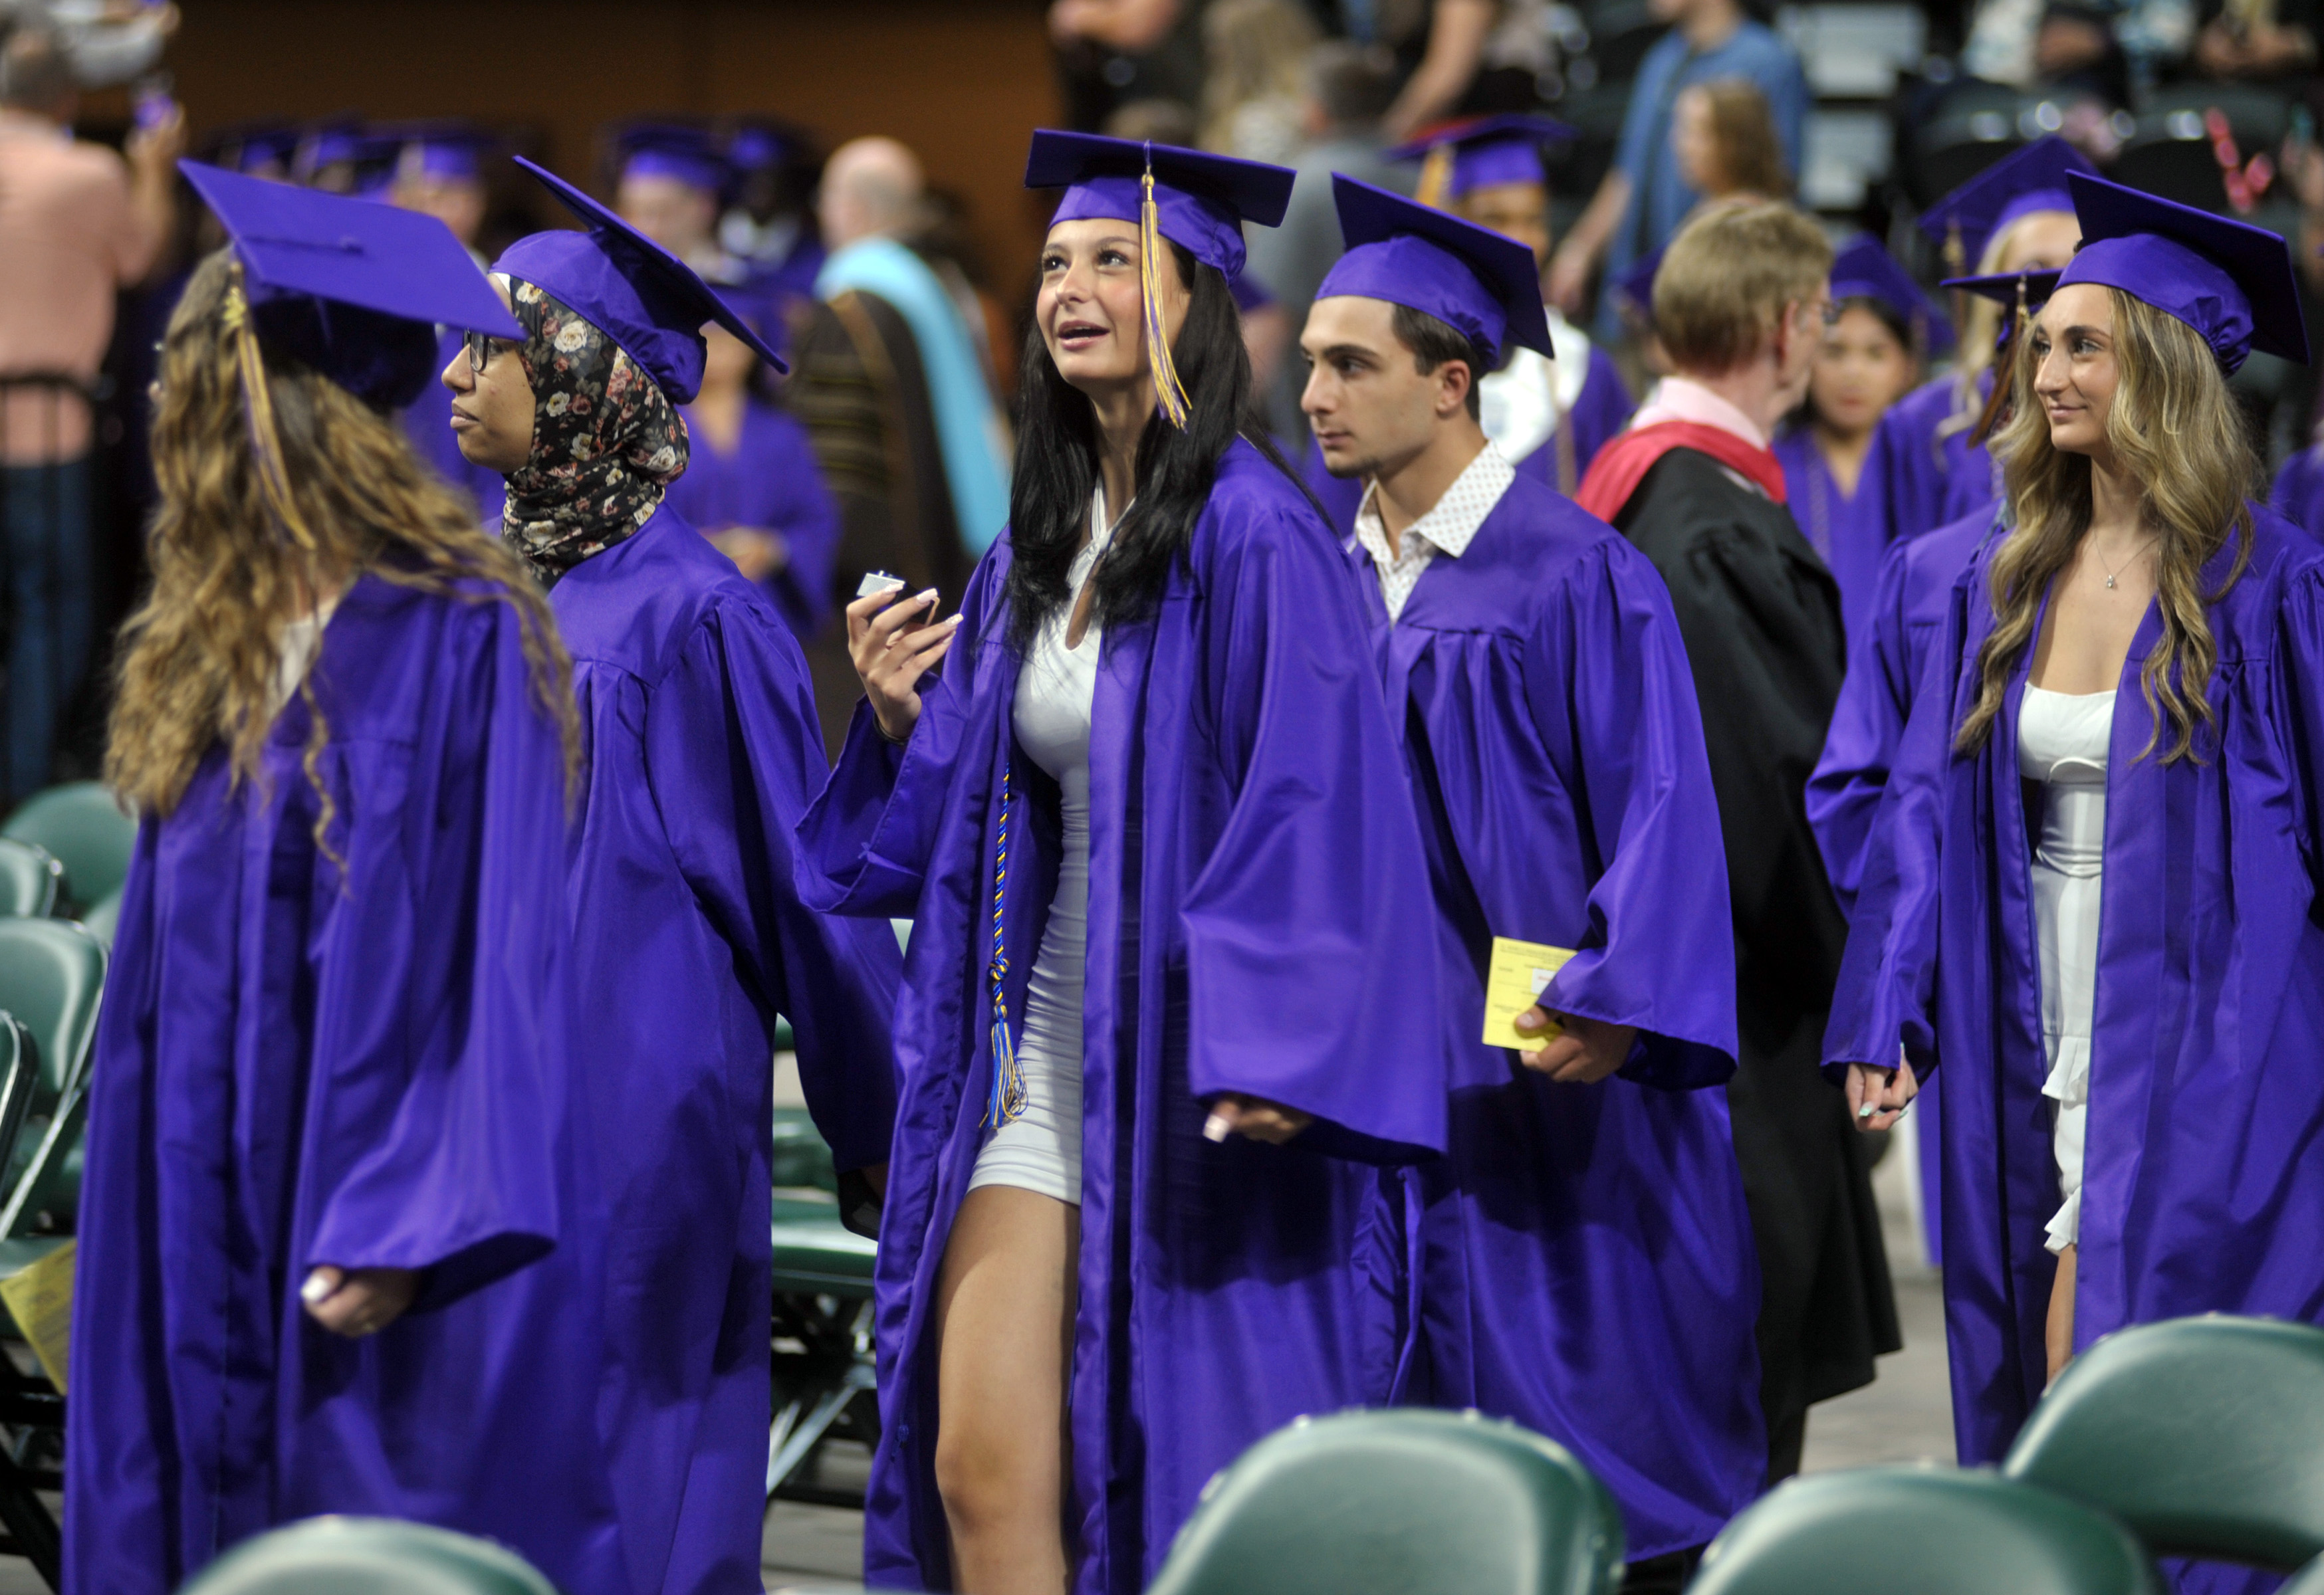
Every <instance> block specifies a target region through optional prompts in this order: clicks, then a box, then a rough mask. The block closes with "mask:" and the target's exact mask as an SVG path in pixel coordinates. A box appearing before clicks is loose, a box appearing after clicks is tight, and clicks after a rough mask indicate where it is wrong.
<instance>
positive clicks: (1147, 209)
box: [1025, 128, 1297, 428]
mask: <svg viewBox="0 0 2324 1595" xmlns="http://www.w3.org/2000/svg"><path fill="white" fill-rule="evenodd" d="M1296 176H1297V174H1296V173H1295V172H1293V171H1291V170H1290V169H1289V168H1288V167H1283V166H1270V165H1268V164H1267V163H1266V162H1265V161H1242V160H1238V159H1236V158H1235V157H1233V156H1231V155H1213V154H1209V153H1207V152H1203V151H1201V150H1182V149H1180V148H1178V147H1177V146H1176V145H1175V144H1157V143H1140V142H1139V141H1137V140H1135V139H1125V138H1107V137H1104V136H1103V135H1102V134H1093V133H1059V132H1056V131H1054V130H1052V129H1049V128H1042V129H1039V130H1038V131H1037V132H1036V133H1035V134H1033V144H1032V148H1031V149H1030V150H1029V151H1028V152H1027V153H1026V157H1025V186H1026V187H1027V188H1028V189H1065V198H1062V199H1061V200H1059V201H1058V203H1057V211H1056V215H1055V216H1054V217H1051V218H1050V225H1051V226H1056V224H1057V223H1058V222H1071V221H1084V220H1091V219H1096V218H1107V219H1111V220H1115V221H1126V222H1135V223H1137V224H1138V229H1139V244H1140V247H1139V280H1140V282H1141V284H1142V290H1141V294H1140V297H1141V298H1142V299H1143V300H1144V302H1145V309H1146V343H1147V347H1148V348H1149V349H1151V350H1153V351H1154V386H1155V392H1156V396H1157V400H1158V401H1159V402H1160V404H1161V407H1162V413H1163V414H1164V415H1165V416H1166V417H1167V418H1168V419H1169V421H1170V424H1171V425H1172V426H1175V427H1182V428H1183V427H1184V426H1185V424H1186V414H1187V410H1186V394H1185V389H1184V388H1183V387H1181V386H1180V385H1179V382H1178V373H1177V372H1176V368H1175V367H1174V366H1173V365H1172V364H1171V360H1170V345H1169V340H1168V339H1167V338H1166V337H1163V336H1162V326H1163V322H1162V308H1161V303H1160V300H1158V299H1157V297H1156V294H1155V290H1154V284H1155V282H1156V281H1157V280H1158V273H1159V272H1160V271H1161V263H1162V251H1161V244H1160V243H1159V240H1160V239H1163V238H1167V239H1169V240H1170V241H1171V242H1172V243H1174V244H1178V245H1179V246H1181V247H1182V248H1184V249H1185V251H1186V252H1187V253H1188V254H1192V255H1193V256H1194V258H1195V259H1196V260H1198V261H1200V262H1202V263H1203V264H1204V265H1206V266H1211V267H1213V268H1215V269H1216V270H1218V271H1219V272H1222V273H1223V274H1224V275H1225V276H1226V278H1227V280H1228V281H1230V282H1231V281H1233V280H1234V279H1235V278H1237V277H1239V276H1240V275H1241V274H1242V267H1243V260H1244V253H1243V244H1242V224H1243V223H1245V222H1247V221H1250V222H1256V223H1258V224H1259V226H1262V227H1272V226H1280V225H1281V224H1282V221H1283V213H1284V212H1285V211H1286V209H1288V208H1289V207H1290V205H1291V185H1292V183H1293V181H1294V180H1296Z"/></svg>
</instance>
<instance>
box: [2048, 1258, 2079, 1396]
mask: <svg viewBox="0 0 2324 1595" xmlns="http://www.w3.org/2000/svg"><path fill="white" fill-rule="evenodd" d="M2074 1250H2075V1249H2074V1248H2072V1247H2068V1248H2066V1249H2065V1250H2063V1251H2061V1252H2060V1253H2059V1254H2058V1277H2057V1281H2056V1283H2054V1284H2052V1286H2050V1322H2049V1325H2048V1327H2047V1328H2046V1329H2045V1330H2044V1331H2043V1336H2042V1339H2043V1343H2044V1345H2045V1346H2046V1347H2047V1348H2048V1350H2049V1353H2050V1378H2049V1381H2048V1383H2047V1384H2044V1385H2043V1388H2044V1389H2047V1388H2049V1386H2050V1385H2051V1384H2055V1383H2056V1382H2057V1378H2058V1376H2059V1375H2060V1374H2061V1373H2063V1372H2065V1371H2066V1364H2068V1363H2069V1362H2071V1361H2072V1360H2074Z"/></svg>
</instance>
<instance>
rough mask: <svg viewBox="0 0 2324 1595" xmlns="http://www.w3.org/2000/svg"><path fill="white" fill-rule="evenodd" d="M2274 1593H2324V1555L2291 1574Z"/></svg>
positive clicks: (2312, 1594) (2279, 1594)
mask: <svg viewBox="0 0 2324 1595" xmlns="http://www.w3.org/2000/svg"><path fill="white" fill-rule="evenodd" d="M2275 1595H2324V1556H2319V1557H2318V1558H2317V1559H2316V1560H2315V1561H2313V1562H2311V1563H2309V1564H2308V1565H2307V1566H2306V1567H2303V1568H2301V1570H2300V1571H2299V1572H2296V1573H2294V1574H2292V1577H2291V1578H2290V1579H2289V1580H2287V1581H2285V1582H2284V1585H2283V1587H2282V1589H2280V1590H2277V1591H2276V1592H2275Z"/></svg>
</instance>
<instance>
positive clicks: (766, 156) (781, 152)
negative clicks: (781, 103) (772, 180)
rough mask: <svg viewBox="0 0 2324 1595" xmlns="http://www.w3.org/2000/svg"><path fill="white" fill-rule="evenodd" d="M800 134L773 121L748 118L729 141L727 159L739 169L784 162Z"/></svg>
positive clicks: (767, 167)
mask: <svg viewBox="0 0 2324 1595" xmlns="http://www.w3.org/2000/svg"><path fill="white" fill-rule="evenodd" d="M799 142H800V141H799V136H798V134H796V133H794V132H793V131H791V130H790V129H789V128H787V127H783V126H780V125H779V124H776V123H772V122H745V123H744V124H742V125H741V126H740V127H737V128H736V129H735V130H734V132H733V135H732V136H731V137H729V138H728V139H727V141H726V161H727V164H728V165H730V166H732V167H733V169H734V170H735V171H768V170H770V168H773V167H776V166H779V165H781V164H782V162H783V160H784V158H785V157H786V156H788V155H789V154H790V152H791V151H792V150H793V149H795V148H796V147H798V143H799Z"/></svg>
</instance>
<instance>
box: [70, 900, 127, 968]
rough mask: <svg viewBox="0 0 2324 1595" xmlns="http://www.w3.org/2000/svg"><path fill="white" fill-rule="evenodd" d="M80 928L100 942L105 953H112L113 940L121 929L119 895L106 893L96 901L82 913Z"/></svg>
mask: <svg viewBox="0 0 2324 1595" xmlns="http://www.w3.org/2000/svg"><path fill="white" fill-rule="evenodd" d="M80 927H81V928H82V929H83V930H85V931H87V932H88V934H89V935H91V936H95V937H96V938H97V940H98V941H100V942H102V943H103V944H104V945H105V950H106V952H107V953H110V952H112V951H113V938H114V936H115V934H116V933H117V932H119V930H120V929H121V894H120V893H119V892H117V891H115V892H108V893H106V895H105V896H104V897H102V898H100V899H97V902H96V903H95V904H94V905H92V906H91V907H90V908H88V909H87V910H85V911H84V912H83V913H82V915H81V917H80Z"/></svg>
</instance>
